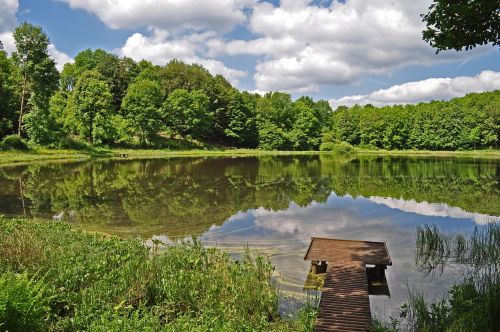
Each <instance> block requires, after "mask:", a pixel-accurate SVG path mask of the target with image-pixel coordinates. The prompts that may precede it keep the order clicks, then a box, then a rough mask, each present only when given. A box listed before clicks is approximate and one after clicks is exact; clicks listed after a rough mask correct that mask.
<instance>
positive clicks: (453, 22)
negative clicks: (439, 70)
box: [422, 0, 500, 52]
mask: <svg viewBox="0 0 500 332" xmlns="http://www.w3.org/2000/svg"><path fill="white" fill-rule="evenodd" d="M422 18H423V21H424V22H425V23H426V29H425V30H424V31H423V38H424V40H425V41H426V42H428V43H429V44H430V45H431V46H432V47H434V48H436V50H437V52H439V51H442V50H457V51H461V50H463V49H465V50H469V49H472V48H474V47H476V46H477V45H485V44H489V43H492V44H493V45H497V46H499V45H500V0H469V1H464V0H459V1H457V0H434V2H433V3H432V4H431V6H430V7H429V12H428V13H427V14H425V15H422Z"/></svg>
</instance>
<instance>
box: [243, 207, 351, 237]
mask: <svg viewBox="0 0 500 332" xmlns="http://www.w3.org/2000/svg"><path fill="white" fill-rule="evenodd" d="M250 213H251V214H252V215H253V218H254V223H255V225H256V226H257V227H261V228H265V229H268V230H273V231H276V232H278V233H281V234H300V238H301V240H305V241H307V242H309V239H310V237H311V236H318V235H321V234H325V233H334V232H335V231H336V230H339V229H342V228H344V227H345V226H346V224H347V222H348V219H351V220H352V219H353V218H352V216H348V215H346V214H345V212H344V211H335V213H332V211H331V210H330V209H326V208H325V206H324V205H323V204H316V203H313V204H311V205H309V206H306V207H300V206H298V205H297V204H295V203H291V204H290V206H289V207H288V209H286V210H283V211H269V210H266V209H264V208H258V209H255V210H252V211H250ZM307 220H309V221H310V222H307Z"/></svg>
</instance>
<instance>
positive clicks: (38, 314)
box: [0, 219, 315, 331]
mask: <svg viewBox="0 0 500 332" xmlns="http://www.w3.org/2000/svg"><path fill="white" fill-rule="evenodd" d="M271 272H272V266H271V265H270V264H269V262H268V261H267V259H265V258H264V257H262V256H259V255H254V254H251V253H249V252H247V254H246V255H245V258H244V259H242V260H241V261H239V262H235V261H232V260H231V259H230V257H229V255H228V254H227V253H224V252H222V251H220V250H218V249H215V248H209V249H207V248H204V247H202V246H201V245H200V243H199V242H197V241H192V242H190V243H179V244H178V245H175V246H168V247H166V248H165V249H164V250H161V251H160V250H156V249H154V248H153V249H152V250H150V249H148V248H147V247H145V246H144V244H143V243H142V242H140V241H139V240H124V239H119V238H116V237H109V236H103V235H100V234H90V233H86V232H83V231H80V230H75V229H72V228H71V227H70V226H69V225H67V224H64V223H58V222H57V223H56V222H51V221H31V220H19V219H17V220H14V219H0V299H1V301H0V331H6V330H9V331H13V330H23V329H24V330H30V331H83V330H90V331H290V330H292V331H310V330H312V325H313V324H314V319H315V310H314V309H313V308H311V307H306V308H305V309H304V310H302V311H301V312H300V313H299V314H298V317H297V318H296V319H284V318H282V317H280V316H279V314H278V290H277V289H276V287H275V285H274V284H273V282H272V281H271V278H270V276H271ZM2 285H3V286H6V287H3V286H2ZM9 317H10V318H11V317H17V318H16V322H22V323H23V324H24V325H23V326H27V328H22V326H21V325H16V324H18V323H13V322H12V321H10V320H9ZM12 324H14V326H13V325H12ZM19 324H20V323H19Z"/></svg>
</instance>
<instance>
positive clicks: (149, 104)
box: [122, 80, 162, 144]
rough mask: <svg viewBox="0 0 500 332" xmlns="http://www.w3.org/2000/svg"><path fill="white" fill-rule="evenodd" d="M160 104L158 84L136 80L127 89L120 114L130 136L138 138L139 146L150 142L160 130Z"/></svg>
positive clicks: (160, 95) (160, 96)
mask: <svg viewBox="0 0 500 332" xmlns="http://www.w3.org/2000/svg"><path fill="white" fill-rule="evenodd" d="M161 104H162V91H161V87H160V85H159V84H158V83H156V82H154V81H150V80H137V81H135V82H134V83H132V84H131V85H130V86H129V87H128V90H127V94H126V95H125V98H124V99H123V103H122V113H123V115H124V117H125V119H126V120H127V121H128V123H129V125H130V129H131V132H132V134H133V135H137V136H139V140H140V143H141V144H145V143H147V142H151V140H152V139H153V138H154V137H155V135H156V134H157V133H158V131H159V130H160V129H161V121H160V111H159V109H160V107H161Z"/></svg>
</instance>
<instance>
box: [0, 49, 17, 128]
mask: <svg viewBox="0 0 500 332" xmlns="http://www.w3.org/2000/svg"><path fill="white" fill-rule="evenodd" d="M18 81H19V73H18V70H17V67H16V66H15V65H14V61H12V59H11V58H8V57H7V53H6V52H5V51H2V50H0V114H1V115H0V137H2V136H4V135H7V134H8V133H11V132H12V130H13V129H14V128H15V127H16V125H17V116H16V111H17V110H18V107H19V105H18V103H19V92H18V90H17V86H18V84H19V82H18Z"/></svg>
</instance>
